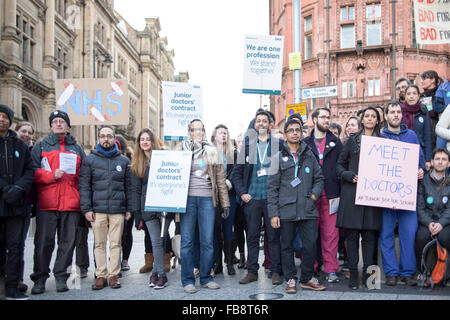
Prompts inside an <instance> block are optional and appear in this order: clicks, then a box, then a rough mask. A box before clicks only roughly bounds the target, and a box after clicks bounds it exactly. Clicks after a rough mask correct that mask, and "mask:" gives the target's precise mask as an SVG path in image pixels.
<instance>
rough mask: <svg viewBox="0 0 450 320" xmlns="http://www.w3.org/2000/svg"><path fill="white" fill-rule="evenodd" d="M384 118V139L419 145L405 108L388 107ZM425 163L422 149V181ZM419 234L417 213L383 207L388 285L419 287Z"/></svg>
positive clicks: (393, 104)
mask: <svg viewBox="0 0 450 320" xmlns="http://www.w3.org/2000/svg"><path fill="white" fill-rule="evenodd" d="M384 115H385V116H384V117H385V119H386V122H387V127H384V129H383V131H382V132H381V136H382V137H384V138H388V139H394V140H398V141H402V142H408V143H413V144H419V145H420V143H419V139H418V138H417V135H416V134H415V133H414V131H412V130H409V129H408V128H407V127H406V125H404V124H402V108H401V106H400V104H399V103H398V102H391V103H389V104H387V106H386V107H385V109H384ZM424 168H425V161H424V156H423V152H422V149H421V148H420V155H419V172H418V178H419V179H422V178H423V169H424ZM396 222H398V235H399V240H400V265H399V263H398V262H397V257H396V255H395V234H394V230H395V226H396ZM416 231H417V211H407V210H396V209H395V208H392V209H387V208H383V225H382V228H381V234H380V247H381V255H382V258H383V270H384V273H385V274H386V285H388V286H395V285H397V281H398V277H399V276H400V281H402V282H404V283H406V284H407V285H410V286H415V285H417V280H416V279H415V278H414V274H415V273H416V267H417V263H416V255H415V251H414V242H415V235H416Z"/></svg>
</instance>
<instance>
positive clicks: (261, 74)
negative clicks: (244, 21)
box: [242, 35, 284, 95]
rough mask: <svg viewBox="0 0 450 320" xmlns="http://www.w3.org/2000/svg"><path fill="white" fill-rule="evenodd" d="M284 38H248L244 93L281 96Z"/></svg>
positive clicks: (246, 43)
mask: <svg viewBox="0 0 450 320" xmlns="http://www.w3.org/2000/svg"><path fill="white" fill-rule="evenodd" d="M283 43H284V37H282V36H250V35H248V36H246V37H245V50H244V85H243V90H242V92H243V93H256V94H272V95H280V94H281V74H282V68H283Z"/></svg>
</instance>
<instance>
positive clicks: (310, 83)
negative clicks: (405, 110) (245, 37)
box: [269, 0, 450, 124]
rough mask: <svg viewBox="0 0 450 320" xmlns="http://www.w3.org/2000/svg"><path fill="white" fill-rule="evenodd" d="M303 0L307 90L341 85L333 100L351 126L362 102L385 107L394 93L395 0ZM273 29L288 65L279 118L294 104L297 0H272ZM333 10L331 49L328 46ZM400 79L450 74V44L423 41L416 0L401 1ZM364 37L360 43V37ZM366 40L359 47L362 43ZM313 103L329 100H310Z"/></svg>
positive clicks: (338, 115) (278, 99) (275, 102)
mask: <svg viewBox="0 0 450 320" xmlns="http://www.w3.org/2000/svg"><path fill="white" fill-rule="evenodd" d="M328 2H329V10H327V8H326V3H327V1H326V0H319V1H317V0H316V1H313V0H302V1H301V19H300V26H301V35H300V37H301V38H300V39H301V47H302V88H306V87H317V86H326V85H327V70H328V67H327V65H328V59H329V69H330V71H329V72H330V81H329V84H330V85H337V86H338V96H337V97H334V98H331V99H330V106H331V109H332V114H333V119H332V121H333V122H338V123H341V124H345V122H346V120H347V118H348V117H349V116H350V115H352V114H354V113H355V112H356V111H357V110H359V109H360V108H361V107H362V106H367V105H373V104H376V105H381V104H385V103H386V102H388V101H390V100H392V96H393V57H392V56H393V54H392V53H393V46H392V42H393V41H392V39H393V37H392V3H391V0H359V1H357V0H329V1H328ZM269 3H270V32H271V34H273V35H283V36H285V41H284V43H285V48H284V67H283V78H282V87H281V95H280V96H271V110H272V112H274V113H275V115H276V117H277V119H282V118H284V116H285V107H286V105H288V104H292V103H293V90H292V89H293V71H290V70H289V53H290V52H292V51H293V43H292V0H269ZM327 11H328V16H329V51H328V50H327ZM395 11H396V18H395V21H396V23H395V28H396V42H395V46H396V48H395V52H396V58H395V60H396V78H397V79H398V78H400V77H406V78H408V79H410V80H413V81H416V84H418V85H419V87H420V85H421V81H420V74H421V73H422V72H423V71H425V70H435V71H437V72H438V74H439V75H440V76H441V77H442V78H444V79H445V78H447V77H448V76H450V59H449V58H450V53H449V52H450V45H449V44H445V45H422V46H421V45H417V44H416V41H415V30H414V17H413V5H412V1H411V0H397V1H396V7H395ZM358 40H359V41H358ZM358 42H359V43H360V45H359V46H358V45H357V43H358ZM303 102H306V103H307V105H308V108H309V110H311V107H317V106H324V105H326V102H327V101H326V99H316V100H315V101H314V102H313V101H311V100H305V101H303Z"/></svg>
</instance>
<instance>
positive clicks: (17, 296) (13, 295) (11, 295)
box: [5, 288, 30, 300]
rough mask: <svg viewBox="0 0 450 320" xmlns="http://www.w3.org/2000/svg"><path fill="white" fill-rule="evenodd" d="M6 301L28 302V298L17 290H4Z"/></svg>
mask: <svg viewBox="0 0 450 320" xmlns="http://www.w3.org/2000/svg"><path fill="white" fill-rule="evenodd" d="M5 296H6V300H28V299H30V297H29V296H27V295H26V294H24V293H22V292H20V291H19V290H17V288H6V289H5Z"/></svg>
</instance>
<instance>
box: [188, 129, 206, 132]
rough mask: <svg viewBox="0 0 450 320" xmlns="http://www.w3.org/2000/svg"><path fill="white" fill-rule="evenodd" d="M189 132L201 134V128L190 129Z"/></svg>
mask: <svg viewBox="0 0 450 320" xmlns="http://www.w3.org/2000/svg"><path fill="white" fill-rule="evenodd" d="M189 131H190V132H203V128H191V129H189Z"/></svg>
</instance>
